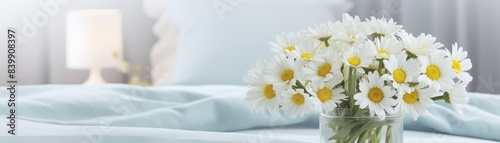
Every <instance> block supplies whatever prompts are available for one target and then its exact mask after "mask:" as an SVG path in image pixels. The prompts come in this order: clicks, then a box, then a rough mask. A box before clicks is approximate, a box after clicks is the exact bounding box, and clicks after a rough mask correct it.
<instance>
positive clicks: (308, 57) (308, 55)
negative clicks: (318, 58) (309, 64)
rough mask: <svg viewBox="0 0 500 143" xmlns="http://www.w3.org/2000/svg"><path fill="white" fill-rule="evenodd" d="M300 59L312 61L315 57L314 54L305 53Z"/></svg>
mask: <svg viewBox="0 0 500 143" xmlns="http://www.w3.org/2000/svg"><path fill="white" fill-rule="evenodd" d="M300 57H301V58H302V59H306V60H311V59H312V57H313V54H311V53H304V54H302V55H300Z"/></svg>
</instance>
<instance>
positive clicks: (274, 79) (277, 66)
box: [264, 56, 302, 87]
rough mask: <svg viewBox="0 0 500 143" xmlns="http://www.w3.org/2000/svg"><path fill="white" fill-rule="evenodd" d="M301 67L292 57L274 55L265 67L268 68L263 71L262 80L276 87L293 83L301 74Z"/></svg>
mask: <svg viewBox="0 0 500 143" xmlns="http://www.w3.org/2000/svg"><path fill="white" fill-rule="evenodd" d="M301 67H302V65H301V64H300V63H299V62H295V61H294V59H293V58H286V57H284V56H275V60H274V61H272V63H270V64H269V65H268V66H267V67H266V68H267V69H268V70H266V71H265V72H264V80H265V81H266V82H269V83H271V84H273V85H274V86H278V87H286V86H290V85H295V82H296V81H297V79H298V78H299V77H300V75H301V74H300V73H301V70H300V68H301Z"/></svg>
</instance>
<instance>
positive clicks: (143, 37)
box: [0, 0, 157, 85]
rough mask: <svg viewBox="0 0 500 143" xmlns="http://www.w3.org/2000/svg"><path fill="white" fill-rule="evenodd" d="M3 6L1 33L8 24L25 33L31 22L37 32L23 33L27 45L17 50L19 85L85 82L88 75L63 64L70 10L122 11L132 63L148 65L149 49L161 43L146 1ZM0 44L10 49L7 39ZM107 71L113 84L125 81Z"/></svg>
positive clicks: (59, 0) (56, 0) (50, 0)
mask: <svg viewBox="0 0 500 143" xmlns="http://www.w3.org/2000/svg"><path fill="white" fill-rule="evenodd" d="M1 2H2V5H0V18H1V19H2V20H1V21H0V29H1V30H0V31H4V30H5V29H6V27H8V26H16V27H17V28H18V31H23V30H24V29H27V28H26V25H30V23H32V24H33V25H34V27H35V28H34V29H35V30H36V31H38V32H32V31H29V30H28V32H24V34H22V35H24V37H25V38H27V41H26V42H25V43H23V44H22V45H21V46H20V47H19V48H18V49H17V50H18V51H17V53H18V63H17V64H18V65H19V66H18V68H19V69H18V77H19V81H20V82H21V83H20V84H45V83H55V84H67V83H81V82H83V81H84V80H85V79H86V78H87V75H88V71H85V70H71V69H67V68H66V66H65V20H66V18H65V16H66V13H67V12H68V11H71V10H77V9H119V10H121V11H122V16H123V28H124V29H123V33H124V37H123V38H124V43H123V44H124V52H125V58H126V59H127V60H129V61H130V62H131V63H132V64H135V65H141V66H143V67H146V68H147V67H149V50H150V48H151V47H152V45H153V44H154V42H155V41H156V40H157V39H156V37H154V35H153V34H152V32H151V27H152V25H153V20H152V19H150V18H148V17H146V15H145V14H144V12H143V9H142V0H127V1H123V0H106V1H102V0H23V1H22V2H21V1H10V0H1ZM46 4H48V5H46ZM47 7H48V10H47ZM44 15H45V16H46V17H44ZM34 17H35V20H34V19H33V18H34ZM36 18H38V19H36ZM23 19H25V20H24V21H23ZM37 20H38V21H37ZM26 23H28V24H26ZM37 24H39V25H37ZM5 36H6V34H4V32H0V39H6V37H5ZM0 43H1V44H0V46H3V45H6V43H5V41H2V42H0ZM0 49H2V50H0V59H1V60H0V67H1V68H0V73H2V74H0V75H5V74H4V73H6V64H7V63H6V60H5V59H6V50H3V49H4V48H0ZM103 72H104V73H103V75H104V78H105V79H106V80H107V81H109V82H124V81H125V77H124V75H122V74H120V73H119V72H116V70H114V69H107V70H104V71H103ZM147 75H148V72H144V74H143V76H146V77H147ZM4 79H5V76H4V77H0V80H2V81H0V85H5V83H4V82H5V80H4Z"/></svg>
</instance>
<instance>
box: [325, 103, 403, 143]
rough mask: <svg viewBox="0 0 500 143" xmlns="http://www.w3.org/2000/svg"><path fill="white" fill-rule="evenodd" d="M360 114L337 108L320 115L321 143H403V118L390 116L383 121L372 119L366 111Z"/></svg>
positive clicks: (398, 115) (361, 111)
mask: <svg viewBox="0 0 500 143" xmlns="http://www.w3.org/2000/svg"><path fill="white" fill-rule="evenodd" d="M358 112H359V113H356V112H354V111H351V110H350V109H347V108H337V109H334V110H333V111H331V112H328V113H321V114H320V122H319V124H320V127H319V128H320V133H321V139H320V140H321V143H402V142H403V118H402V115H400V114H395V115H388V116H386V118H385V119H383V120H381V119H379V118H378V117H376V116H375V117H370V115H369V112H368V111H366V110H358Z"/></svg>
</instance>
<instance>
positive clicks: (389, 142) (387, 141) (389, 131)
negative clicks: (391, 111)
mask: <svg viewBox="0 0 500 143" xmlns="http://www.w3.org/2000/svg"><path fill="white" fill-rule="evenodd" d="M385 143H392V125H387V134H386V137H385Z"/></svg>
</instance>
